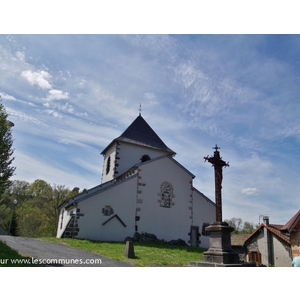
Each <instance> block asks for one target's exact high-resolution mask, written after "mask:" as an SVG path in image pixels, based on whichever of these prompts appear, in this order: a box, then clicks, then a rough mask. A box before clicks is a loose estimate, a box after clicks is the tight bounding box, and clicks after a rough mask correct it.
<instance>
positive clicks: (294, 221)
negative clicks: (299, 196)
mask: <svg viewBox="0 0 300 300" xmlns="http://www.w3.org/2000/svg"><path fill="white" fill-rule="evenodd" d="M299 220H300V209H299V211H298V212H297V213H296V214H295V215H294V216H293V217H292V218H291V219H290V220H289V221H288V222H287V223H286V224H285V225H284V226H283V227H282V228H281V230H288V231H289V232H290V231H291V230H292V229H293V228H294V226H295V225H296V224H297V222H298V221H299Z"/></svg>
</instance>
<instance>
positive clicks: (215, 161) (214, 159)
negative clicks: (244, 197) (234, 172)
mask: <svg viewBox="0 0 300 300" xmlns="http://www.w3.org/2000/svg"><path fill="white" fill-rule="evenodd" d="M213 149H215V151H214V156H211V157H208V156H207V157H204V160H205V161H208V162H210V163H211V164H212V165H213V166H214V168H215V198H216V222H222V193H221V189H222V180H223V170H222V168H223V167H229V164H228V163H226V162H225V161H224V160H222V157H220V152H219V151H218V149H220V147H218V146H217V145H216V146H215V147H213Z"/></svg>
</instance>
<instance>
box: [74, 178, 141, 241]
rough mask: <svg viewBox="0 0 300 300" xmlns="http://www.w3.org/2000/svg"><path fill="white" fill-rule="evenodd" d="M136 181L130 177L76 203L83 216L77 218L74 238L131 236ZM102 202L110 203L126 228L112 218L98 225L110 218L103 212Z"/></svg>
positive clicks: (115, 239)
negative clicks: (76, 234)
mask: <svg viewBox="0 0 300 300" xmlns="http://www.w3.org/2000/svg"><path fill="white" fill-rule="evenodd" d="M136 180H137V177H133V178H131V179H129V180H127V181H125V182H123V183H120V184H118V185H116V186H114V187H113V188H111V189H107V190H105V191H103V192H101V193H99V194H97V195H95V196H92V197H91V198H88V199H86V200H84V201H82V202H79V204H78V208H80V213H82V214H84V216H83V217H81V218H80V219H79V220H78V225H79V233H78V236H77V237H78V238H82V239H91V240H102V241H124V239H125V238H126V237H127V236H133V235H134V232H135V231H134V229H135V228H134V221H135V202H136ZM105 205H110V206H111V207H112V208H113V210H114V214H117V215H118V216H119V217H120V218H121V220H122V221H123V222H124V223H125V224H126V226H127V227H123V225H122V224H121V223H120V222H119V221H118V220H117V219H116V218H114V219H113V220H111V221H110V222H108V223H107V224H105V225H102V224H103V223H104V222H105V221H107V220H108V219H109V218H111V217H112V215H111V216H104V215H103V213H102V208H104V207H105Z"/></svg>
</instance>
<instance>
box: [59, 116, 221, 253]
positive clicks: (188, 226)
mask: <svg viewBox="0 0 300 300" xmlns="http://www.w3.org/2000/svg"><path fill="white" fill-rule="evenodd" d="M101 154H102V155H103V156H104V163H103V171H102V181H101V184H100V185H98V186H95V187H94V188H91V189H89V190H87V191H84V192H82V193H80V194H78V195H77V196H75V197H72V198H70V199H67V200H65V201H64V202H63V203H62V204H61V205H60V215H59V221H58V228H57V237H58V238H62V237H76V238H79V239H90V240H101V241H124V240H125V238H126V237H133V236H134V234H135V232H138V233H140V234H141V233H151V234H155V235H156V237H157V238H158V239H163V240H166V241H170V240H177V239H181V240H184V241H185V242H186V243H187V244H189V245H191V246H201V247H203V248H208V247H209V237H208V236H206V233H205V230H204V228H205V227H206V226H208V225H209V224H210V223H212V222H214V221H215V203H214V202H212V201H211V200H210V199H208V198H207V197H206V196H205V195H204V194H202V193H201V192H200V191H198V190H197V189H196V188H195V187H193V179H194V178H195V176H194V175H193V174H192V173H191V172H190V171H188V170H187V169H186V168H185V167H184V166H182V165H181V164H180V163H179V162H178V161H176V160H175V159H174V156H175V155H176V153H175V152H174V151H173V150H171V149H169V148H168V147H167V146H166V145H165V143H164V142H163V141H162V140H161V139H160V138H159V136H158V135H157V134H156V133H155V132H154V131H153V129H152V128H151V127H150V126H149V125H148V123H147V122H146V121H145V120H144V118H143V117H142V116H141V114H139V116H138V117H137V118H136V119H135V120H134V121H133V122H132V124H131V125H130V126H129V127H128V128H127V129H126V130H125V131H124V133H123V134H121V135H120V136H119V137H118V138H116V139H114V140H113V141H112V142H111V143H110V144H109V145H108V146H107V147H106V148H105V149H104V150H103V151H102V153H101Z"/></svg>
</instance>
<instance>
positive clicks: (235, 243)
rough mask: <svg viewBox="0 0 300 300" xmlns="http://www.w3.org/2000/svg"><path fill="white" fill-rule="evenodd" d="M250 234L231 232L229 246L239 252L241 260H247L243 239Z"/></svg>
mask: <svg viewBox="0 0 300 300" xmlns="http://www.w3.org/2000/svg"><path fill="white" fill-rule="evenodd" d="M249 236H250V234H244V233H240V234H231V237H230V238H231V248H232V250H233V251H234V252H237V253H238V254H239V259H240V260H241V261H247V250H246V248H245V244H244V241H245V240H246V239H247V238H248V237H249Z"/></svg>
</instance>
